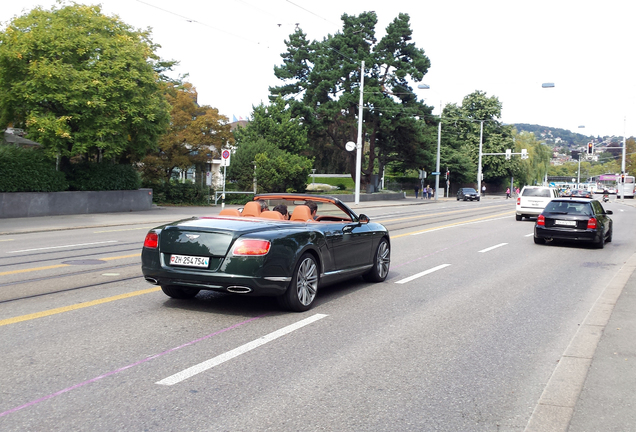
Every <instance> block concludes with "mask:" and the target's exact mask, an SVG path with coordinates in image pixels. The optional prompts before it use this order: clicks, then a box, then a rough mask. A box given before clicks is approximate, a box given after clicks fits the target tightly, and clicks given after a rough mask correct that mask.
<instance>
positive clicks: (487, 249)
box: [479, 243, 508, 253]
mask: <svg viewBox="0 0 636 432" xmlns="http://www.w3.org/2000/svg"><path fill="white" fill-rule="evenodd" d="M507 244H508V243H499V244H498V245H494V246H491V247H489V248H486V249H482V250H480V251H479V252H480V253H486V252H490V251H491V250H493V249H497V248H500V247H502V246H505V245H507Z"/></svg>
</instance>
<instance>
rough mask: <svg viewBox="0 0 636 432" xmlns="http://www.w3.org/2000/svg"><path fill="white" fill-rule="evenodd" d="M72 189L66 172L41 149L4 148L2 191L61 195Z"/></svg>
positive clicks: (0, 158) (0, 163)
mask: <svg viewBox="0 0 636 432" xmlns="http://www.w3.org/2000/svg"><path fill="white" fill-rule="evenodd" d="M67 188H68V183H67V181H66V178H65V176H64V173H62V172H60V171H55V162H54V161H52V160H50V159H48V158H46V156H45V155H44V153H43V152H42V151H41V150H40V149H28V148H22V147H14V146H11V145H0V192H59V191H64V190H66V189H67Z"/></svg>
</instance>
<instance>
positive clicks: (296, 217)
mask: <svg viewBox="0 0 636 432" xmlns="http://www.w3.org/2000/svg"><path fill="white" fill-rule="evenodd" d="M290 220H291V221H296V222H313V221H314V218H312V217H311V210H309V207H307V206H306V205H299V206H296V208H295V209H294V212H293V213H292V216H291V219H290Z"/></svg>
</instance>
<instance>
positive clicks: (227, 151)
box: [223, 150, 230, 159]
mask: <svg viewBox="0 0 636 432" xmlns="http://www.w3.org/2000/svg"><path fill="white" fill-rule="evenodd" d="M229 157H230V151H229V150H223V159H227V158H229Z"/></svg>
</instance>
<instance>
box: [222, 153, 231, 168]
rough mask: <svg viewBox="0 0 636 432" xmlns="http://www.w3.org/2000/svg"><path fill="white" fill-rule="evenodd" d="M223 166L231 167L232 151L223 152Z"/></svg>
mask: <svg viewBox="0 0 636 432" xmlns="http://www.w3.org/2000/svg"><path fill="white" fill-rule="evenodd" d="M221 166H226V167H228V166H230V151H229V150H223V151H222V152H221Z"/></svg>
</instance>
